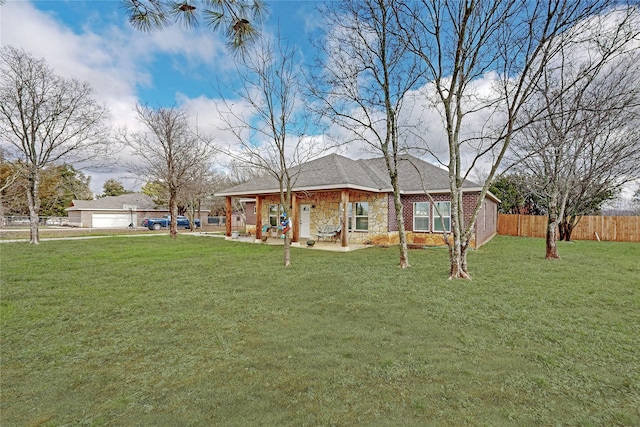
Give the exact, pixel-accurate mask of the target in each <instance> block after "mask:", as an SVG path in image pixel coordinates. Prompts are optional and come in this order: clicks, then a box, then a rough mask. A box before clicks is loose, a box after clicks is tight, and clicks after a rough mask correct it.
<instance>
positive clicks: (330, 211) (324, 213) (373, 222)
mask: <svg viewBox="0 0 640 427" xmlns="http://www.w3.org/2000/svg"><path fill="white" fill-rule="evenodd" d="M340 195H341V193H340V191H332V192H323V193H303V194H297V195H296V200H297V203H300V204H310V205H312V206H314V207H313V208H312V209H311V212H310V221H311V225H310V231H311V237H312V238H313V237H314V236H315V234H316V233H317V231H318V228H319V227H320V226H324V225H339V224H340V220H341V215H340ZM477 197H478V195H477V194H470V193H465V194H464V195H463V207H464V211H465V220H466V221H468V220H469V219H470V216H471V215H470V213H471V211H472V210H473V209H474V208H475V203H476V200H477ZM433 198H434V200H435V201H438V202H440V201H449V200H451V198H450V197H449V195H448V194H436V195H434V196H433ZM422 201H429V200H428V198H427V197H426V196H424V195H412V196H403V197H402V205H403V217H404V225H405V231H406V233H407V243H408V244H409V245H420V246H442V245H444V244H445V242H444V237H443V235H442V233H433V232H426V233H425V232H413V203H414V202H422ZM354 202H368V203H369V231H368V232H361V231H353V232H351V233H349V238H348V241H349V242H350V243H370V244H374V245H396V244H398V243H399V242H400V237H399V235H398V227H397V224H396V220H395V217H396V215H395V208H394V205H393V195H392V194H376V193H365V192H358V191H350V192H349V203H354ZM278 203H280V198H279V196H269V197H265V198H264V200H263V204H262V220H263V223H267V221H268V218H269V205H271V204H278ZM495 209H496V206H495V202H493V201H490V200H488V199H487V214H488V215H489V216H492V217H494V218H495V216H496V215H495V214H494V212H496V211H495ZM482 213H483V211H482V210H481V215H479V217H478V221H477V224H481V225H482V228H483V230H482V235H481V236H480V237H481V238H480V239H479V244H482V243H484V242H485V241H487V240H489V239H490V238H491V237H492V236H493V235H494V234H495V228H496V224H495V219H493V220H492V219H490V218H487V227H486V229H485V228H484V224H485V222H484V217H482ZM294 220H297V219H294ZM431 223H433V209H432V214H431ZM478 227H479V225H476V229H478ZM471 246H472V247H476V235H475V234H474V235H473V236H472V239H471Z"/></svg>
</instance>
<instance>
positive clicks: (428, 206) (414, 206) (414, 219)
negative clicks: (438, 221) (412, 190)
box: [413, 202, 431, 232]
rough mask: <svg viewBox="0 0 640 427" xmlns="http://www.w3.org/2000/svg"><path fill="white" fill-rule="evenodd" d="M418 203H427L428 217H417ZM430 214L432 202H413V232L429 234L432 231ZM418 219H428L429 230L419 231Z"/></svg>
mask: <svg viewBox="0 0 640 427" xmlns="http://www.w3.org/2000/svg"><path fill="white" fill-rule="evenodd" d="M418 203H426V204H427V215H416V205H417V204H418ZM429 212H431V203H430V202H413V231H420V232H427V231H431V230H430V228H431V227H430V225H431V221H429ZM416 218H427V228H426V230H425V229H419V228H418V227H416Z"/></svg>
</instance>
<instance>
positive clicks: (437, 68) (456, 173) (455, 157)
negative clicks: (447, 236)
mask: <svg viewBox="0 0 640 427" xmlns="http://www.w3.org/2000/svg"><path fill="white" fill-rule="evenodd" d="M610 4H612V2H609V1H607V0H602V1H601V0H585V1H580V2H577V1H575V0H547V1H544V2H534V1H526V0H506V1H498V2H488V1H478V0H463V1H443V0H420V1H413V2H404V1H395V2H393V7H394V10H395V13H396V14H397V15H398V17H399V22H400V24H401V28H402V32H401V34H402V35H404V38H405V39H406V40H407V43H408V47H409V49H411V51H412V52H413V53H414V54H416V55H417V56H419V57H420V58H421V60H422V61H423V63H424V65H425V66H426V68H427V78H428V80H429V81H430V82H431V83H430V86H429V87H428V89H429V93H428V96H429V98H430V99H431V101H432V103H433V108H434V109H435V111H437V112H438V113H439V115H440V117H441V119H442V123H443V127H444V134H445V139H446V141H447V147H446V150H445V154H444V155H442V154H441V152H440V151H439V150H438V148H439V147H436V146H435V144H433V141H425V144H424V146H425V148H426V149H427V150H428V151H429V152H430V154H431V155H433V156H434V157H437V158H439V159H440V161H441V162H442V164H443V165H445V166H446V167H447V168H448V170H449V187H450V190H451V196H452V201H451V240H448V241H447V242H448V245H449V263H450V278H470V275H469V271H468V265H467V249H468V247H469V244H470V240H471V238H472V231H473V229H474V226H475V222H476V220H477V217H478V213H479V211H480V209H481V208H482V203H483V200H484V196H485V195H486V192H487V191H488V189H489V187H490V185H491V182H492V181H493V177H494V176H495V174H496V171H497V170H498V167H499V166H500V164H501V162H502V159H503V158H504V155H505V153H506V150H507V148H508V146H509V144H510V142H511V139H512V138H513V135H514V134H515V132H516V131H517V130H518V122H517V118H518V117H519V116H520V115H521V114H522V112H523V108H524V107H525V105H526V103H527V101H528V100H529V99H530V98H531V96H532V94H533V93H534V89H535V86H536V84H537V82H538V81H539V79H540V78H541V76H542V74H543V70H544V69H545V67H546V66H547V64H548V63H549V62H550V61H551V60H552V58H554V57H555V55H556V53H557V52H558V50H559V49H560V47H561V46H563V45H566V44H568V43H572V42H573V41H574V40H575V39H576V38H578V37H579V36H580V33H581V31H582V30H585V29H586V28H588V26H589V25H590V23H589V21H588V20H587V19H588V18H591V17H594V16H596V15H598V14H601V13H603V12H604V11H605V10H607V8H608V7H609V6H610ZM407 22H408V24H407ZM481 82H488V83H489V85H488V86H489V90H483V86H481V84H480V83H481ZM474 122H476V123H478V122H479V123H484V124H485V125H484V126H482V127H481V128H480V129H478V126H474V125H473V123H474ZM521 125H523V124H521ZM476 129H477V130H476ZM481 163H483V164H486V166H485V169H486V170H487V171H488V172H487V173H486V176H485V181H484V183H483V184H482V190H481V192H480V197H479V198H478V202H477V203H476V205H475V207H474V208H473V210H472V212H471V214H470V215H467V217H468V218H469V219H468V220H466V221H465V212H464V209H463V203H462V184H463V182H464V180H465V179H466V178H467V177H468V176H469V174H470V173H472V171H473V170H474V169H475V167H476V166H479V165H480V164H481Z"/></svg>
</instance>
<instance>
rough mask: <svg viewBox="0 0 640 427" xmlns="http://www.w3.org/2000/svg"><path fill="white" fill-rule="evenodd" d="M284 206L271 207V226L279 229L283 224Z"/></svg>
mask: <svg viewBox="0 0 640 427" xmlns="http://www.w3.org/2000/svg"><path fill="white" fill-rule="evenodd" d="M282 212H284V211H283V209H282V205H269V224H270V225H271V226H272V227H277V226H278V225H280V222H282Z"/></svg>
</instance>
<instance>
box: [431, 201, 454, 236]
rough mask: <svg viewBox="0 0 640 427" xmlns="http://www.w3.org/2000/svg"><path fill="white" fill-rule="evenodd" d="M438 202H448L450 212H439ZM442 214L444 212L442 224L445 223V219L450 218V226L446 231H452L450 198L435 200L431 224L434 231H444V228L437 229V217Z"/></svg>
mask: <svg viewBox="0 0 640 427" xmlns="http://www.w3.org/2000/svg"><path fill="white" fill-rule="evenodd" d="M438 203H448V204H449V212H438V209H437V208H436V205H437V204H438ZM440 214H442V219H443V221H442V225H444V224H445V221H444V220H445V219H447V218H449V227H447V230H444V231H446V232H450V231H451V202H450V201H448V200H442V201H439V202H435V203H434V205H433V222H432V224H431V229H432V230H433V232H434V233H442V231H443V230H436V219H440Z"/></svg>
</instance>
